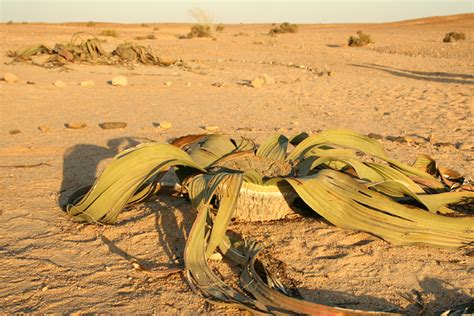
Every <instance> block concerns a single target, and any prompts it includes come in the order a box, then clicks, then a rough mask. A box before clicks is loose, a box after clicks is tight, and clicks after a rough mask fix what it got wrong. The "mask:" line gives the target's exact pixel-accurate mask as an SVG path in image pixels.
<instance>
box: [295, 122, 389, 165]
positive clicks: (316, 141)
mask: <svg viewBox="0 0 474 316" xmlns="http://www.w3.org/2000/svg"><path fill="white" fill-rule="evenodd" d="M321 144H331V145H335V146H340V147H345V148H352V149H355V150H358V151H361V152H364V153H366V154H369V155H373V156H376V157H387V155H386V154H385V151H384V150H383V148H382V146H381V145H380V144H379V143H378V142H377V141H376V140H373V139H371V138H369V137H367V136H364V135H361V134H359V133H357V132H354V131H351V130H346V129H333V130H327V131H324V132H321V133H319V134H315V135H311V136H309V137H308V138H306V139H305V140H304V141H302V142H301V143H300V144H299V145H298V146H296V148H295V149H294V150H293V151H292V152H291V153H290V155H289V156H288V158H287V159H288V160H289V161H296V160H298V159H300V158H301V157H302V156H303V155H304V154H305V153H306V152H308V151H309V150H311V149H312V148H313V147H315V146H317V145H321Z"/></svg>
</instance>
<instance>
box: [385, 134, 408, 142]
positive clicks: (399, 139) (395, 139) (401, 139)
mask: <svg viewBox="0 0 474 316" xmlns="http://www.w3.org/2000/svg"><path fill="white" fill-rule="evenodd" d="M385 139H386V140H389V141H392V142H396V143H406V142H407V140H406V139H405V137H403V136H385Z"/></svg>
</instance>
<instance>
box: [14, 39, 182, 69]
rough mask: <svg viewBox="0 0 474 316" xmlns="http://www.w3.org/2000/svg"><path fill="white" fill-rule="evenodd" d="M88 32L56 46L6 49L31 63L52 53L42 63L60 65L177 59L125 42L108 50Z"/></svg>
mask: <svg viewBox="0 0 474 316" xmlns="http://www.w3.org/2000/svg"><path fill="white" fill-rule="evenodd" d="M84 35H85V34H83V33H76V34H74V35H73V36H72V38H71V41H70V42H67V43H58V44H56V45H55V46H54V48H49V47H47V46H46V45H43V44H38V45H34V46H30V47H26V48H22V49H18V50H16V51H7V52H6V55H7V56H8V57H12V58H13V61H14V62H32V63H34V62H33V61H32V57H33V56H39V55H50V56H51V57H50V58H49V59H48V60H46V61H45V62H44V63H43V64H39V65H40V66H44V67H48V68H50V67H61V66H65V65H66V64H68V63H91V64H108V65H124V64H125V65H126V64H134V63H141V64H144V65H158V66H170V65H172V64H174V63H176V60H173V59H169V58H160V57H159V56H158V55H156V54H155V53H154V52H153V51H152V49H151V48H149V47H145V46H141V45H135V44H130V43H123V44H120V45H118V46H117V47H116V48H115V49H114V50H113V51H112V52H107V51H106V50H105V49H104V48H103V47H102V40H100V39H98V38H97V37H94V36H92V37H91V36H87V35H85V37H83V36H84Z"/></svg>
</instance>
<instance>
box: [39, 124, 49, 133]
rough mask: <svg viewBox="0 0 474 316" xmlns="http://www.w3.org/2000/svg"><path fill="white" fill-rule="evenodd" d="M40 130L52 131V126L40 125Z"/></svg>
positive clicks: (44, 131)
mask: <svg viewBox="0 0 474 316" xmlns="http://www.w3.org/2000/svg"><path fill="white" fill-rule="evenodd" d="M38 130H40V131H41V132H43V133H46V132H51V128H50V127H49V126H46V125H41V126H38Z"/></svg>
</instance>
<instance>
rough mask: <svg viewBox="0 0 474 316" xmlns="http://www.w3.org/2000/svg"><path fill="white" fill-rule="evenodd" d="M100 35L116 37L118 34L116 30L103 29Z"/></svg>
mask: <svg viewBox="0 0 474 316" xmlns="http://www.w3.org/2000/svg"><path fill="white" fill-rule="evenodd" d="M100 35H102V36H109V37H118V36H119V34H118V32H117V31H116V30H103V31H102V32H101V33H100Z"/></svg>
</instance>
